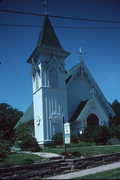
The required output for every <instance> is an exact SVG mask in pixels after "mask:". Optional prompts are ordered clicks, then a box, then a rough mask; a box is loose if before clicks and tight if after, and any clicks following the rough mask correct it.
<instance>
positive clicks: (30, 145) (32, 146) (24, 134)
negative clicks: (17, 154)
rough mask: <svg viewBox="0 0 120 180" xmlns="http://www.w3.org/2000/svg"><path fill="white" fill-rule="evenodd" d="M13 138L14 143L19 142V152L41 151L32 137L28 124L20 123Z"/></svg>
mask: <svg viewBox="0 0 120 180" xmlns="http://www.w3.org/2000/svg"><path fill="white" fill-rule="evenodd" d="M15 137H16V142H20V143H19V147H20V148H21V150H29V151H32V152H35V151H41V148H40V147H39V145H38V142H37V141H36V139H35V138H34V137H32V134H31V132H30V128H29V126H28V123H22V124H20V125H19V126H18V127H17V128H16V130H15ZM16 144H17V143H16Z"/></svg>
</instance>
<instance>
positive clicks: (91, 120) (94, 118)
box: [87, 114, 99, 126]
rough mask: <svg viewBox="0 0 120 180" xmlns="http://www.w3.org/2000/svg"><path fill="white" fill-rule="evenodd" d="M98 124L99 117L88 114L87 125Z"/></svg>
mask: <svg viewBox="0 0 120 180" xmlns="http://www.w3.org/2000/svg"><path fill="white" fill-rule="evenodd" d="M97 125H99V119H98V117H97V116H96V115H95V114H90V115H89V116H88V118H87V126H97Z"/></svg>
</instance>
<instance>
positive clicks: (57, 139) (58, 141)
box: [52, 133, 63, 145]
mask: <svg viewBox="0 0 120 180" xmlns="http://www.w3.org/2000/svg"><path fill="white" fill-rule="evenodd" d="M52 141H53V145H62V144H63V134H62V133H56V134H55V135H54V136H53V137H52Z"/></svg>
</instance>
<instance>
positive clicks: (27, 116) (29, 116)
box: [15, 103, 34, 128]
mask: <svg viewBox="0 0 120 180" xmlns="http://www.w3.org/2000/svg"><path fill="white" fill-rule="evenodd" d="M31 120H34V112H33V103H32V104H31V105H30V106H29V107H28V109H27V110H26V111H25V113H24V114H23V116H22V117H21V118H20V120H19V121H18V123H17V124H16V126H15V128H16V127H17V126H19V125H20V123H26V122H28V121H31Z"/></svg>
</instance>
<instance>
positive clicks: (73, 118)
mask: <svg viewBox="0 0 120 180" xmlns="http://www.w3.org/2000/svg"><path fill="white" fill-rule="evenodd" d="M87 102H88V99H87V100H86V101H82V102H80V104H79V105H78V107H77V108H76V110H75V112H74V113H73V115H72V117H71V119H70V122H72V121H75V120H76V119H77V118H78V116H79V115H80V113H81V111H82V110H83V108H84V107H85V105H86V104H87Z"/></svg>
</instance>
